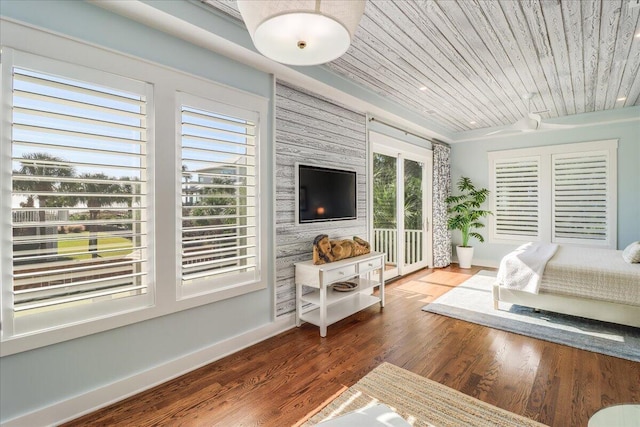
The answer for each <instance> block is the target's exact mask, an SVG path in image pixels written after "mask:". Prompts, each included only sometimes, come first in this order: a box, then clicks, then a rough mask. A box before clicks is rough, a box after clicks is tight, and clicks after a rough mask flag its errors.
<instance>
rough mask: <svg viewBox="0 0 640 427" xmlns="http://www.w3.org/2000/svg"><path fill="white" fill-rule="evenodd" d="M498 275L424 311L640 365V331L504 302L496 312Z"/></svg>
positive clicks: (474, 281)
mask: <svg viewBox="0 0 640 427" xmlns="http://www.w3.org/2000/svg"><path fill="white" fill-rule="evenodd" d="M495 277H496V272H494V271H484V270H483V271H480V272H479V273H477V274H476V275H474V276H473V277H471V278H470V279H468V280H467V281H465V282H464V283H462V284H460V285H458V286H457V287H456V288H454V289H452V290H450V291H449V292H447V293H446V294H444V295H442V296H441V297H439V298H438V299H436V300H435V301H433V302H432V303H430V304H427V305H426V306H424V307H423V308H422V310H424V311H428V312H430V313H436V314H442V315H444V316H448V317H453V318H456V319H461V320H465V321H467V322H472V323H477V324H480V325H484V326H489V327H491V328H495V329H501V330H503V331H508V332H514V333H516V334H520V335H526V336H529V337H533V338H539V339H541V340H545V341H551V342H555V343H559V344H564V345H568V346H571V347H577V348H581V349H583V350H589V351H594V352H596V353H602V354H607V355H609V356H615V357H619V358H622V359H628V360H633V361H635V362H640V328H634V327H631V326H622V325H617V324H613V323H605V322H599V321H597V320H591V319H584V318H582V317H575V316H569V315H566V314H559V313H552V312H549V311H540V312H539V313H536V312H534V311H533V309H531V308H529V307H521V306H519V305H515V304H508V303H504V302H501V303H500V310H498V311H496V310H494V309H493V296H492V293H491V287H492V285H493V282H494V281H495Z"/></svg>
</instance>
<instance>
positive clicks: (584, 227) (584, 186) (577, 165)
mask: <svg viewBox="0 0 640 427" xmlns="http://www.w3.org/2000/svg"><path fill="white" fill-rule="evenodd" d="M552 161H553V240H554V241H555V242H566V243H571V242H582V241H592V242H594V243H595V242H606V241H607V240H608V221H609V216H610V215H609V212H608V208H609V206H608V205H609V203H608V199H609V196H608V194H607V193H608V190H609V165H608V153H607V152H606V151H604V152H603V151H597V152H591V153H573V154H554V155H553V156H552Z"/></svg>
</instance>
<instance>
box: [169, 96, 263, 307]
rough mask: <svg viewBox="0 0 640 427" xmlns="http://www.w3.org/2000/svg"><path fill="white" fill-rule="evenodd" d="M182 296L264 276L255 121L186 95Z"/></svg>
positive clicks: (248, 115)
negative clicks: (260, 243) (261, 271)
mask: <svg viewBox="0 0 640 427" xmlns="http://www.w3.org/2000/svg"><path fill="white" fill-rule="evenodd" d="M181 101H182V102H181V105H180V116H181V153H182V156H181V159H182V163H181V189H182V190H181V207H182V215H181V222H180V227H181V230H182V231H181V248H180V252H181V265H180V270H181V279H182V280H181V292H180V293H181V295H182V296H188V295H190V294H194V293H195V294H198V293H202V292H207V291H214V290H217V289H221V288H228V287H232V286H236V285H241V284H246V283H251V282H255V281H257V280H258V279H259V268H258V267H259V256H258V235H257V231H258V223H259V218H258V215H259V210H258V194H257V185H256V184H257V175H256V174H257V157H256V153H257V151H256V140H257V138H256V122H257V118H258V117H257V115H256V113H254V112H251V111H244V110H242V109H239V108H235V107H230V106H227V105H224V104H220V103H216V102H213V101H211V100H207V99H203V98H199V97H195V96H190V95H187V94H181Z"/></svg>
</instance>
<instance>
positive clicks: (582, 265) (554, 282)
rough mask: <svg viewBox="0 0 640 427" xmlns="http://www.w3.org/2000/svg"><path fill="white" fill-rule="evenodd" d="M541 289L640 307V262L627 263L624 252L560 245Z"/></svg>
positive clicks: (546, 269)
mask: <svg viewBox="0 0 640 427" xmlns="http://www.w3.org/2000/svg"><path fill="white" fill-rule="evenodd" d="M539 292H540V293H550V294H559V295H569V296H575V297H581V298H590V299H596V300H603V301H610V302H615V303H619V304H629V305H636V306H640V264H629V263H627V262H625V261H624V260H623V259H622V251H616V250H612V249H594V248H583V247H574V246H559V247H558V250H557V251H556V254H555V255H554V256H553V257H552V258H551V259H550V260H549V262H547V266H546V267H545V269H544V274H543V276H542V281H541V283H540V289H539Z"/></svg>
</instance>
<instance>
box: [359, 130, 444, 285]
mask: <svg viewBox="0 0 640 427" xmlns="http://www.w3.org/2000/svg"><path fill="white" fill-rule="evenodd" d="M373 135H374V134H373V133H371V137H370V139H372V140H375V141H378V140H379V141H380V142H382V143H375V142H374V144H373V166H372V170H373V191H372V195H373V197H372V199H373V206H372V208H373V248H374V250H376V251H379V252H384V253H386V262H385V279H389V278H392V277H396V276H399V275H404V274H407V273H411V272H412V271H415V270H418V269H420V268H423V267H427V266H428V265H430V264H431V237H430V233H429V222H430V218H431V170H432V156H431V151H429V150H426V149H418V147H407V148H408V149H407V150H401V149H399V148H397V147H398V146H402V143H401V141H397V140H393V142H395V143H394V144H392V145H390V144H389V142H391V141H387V139H391V138H389V137H386V136H384V135H378V134H375V135H376V137H373ZM385 142H386V144H385ZM398 143H401V144H398ZM407 145H408V144H407ZM409 149H410V150H411V151H409Z"/></svg>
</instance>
